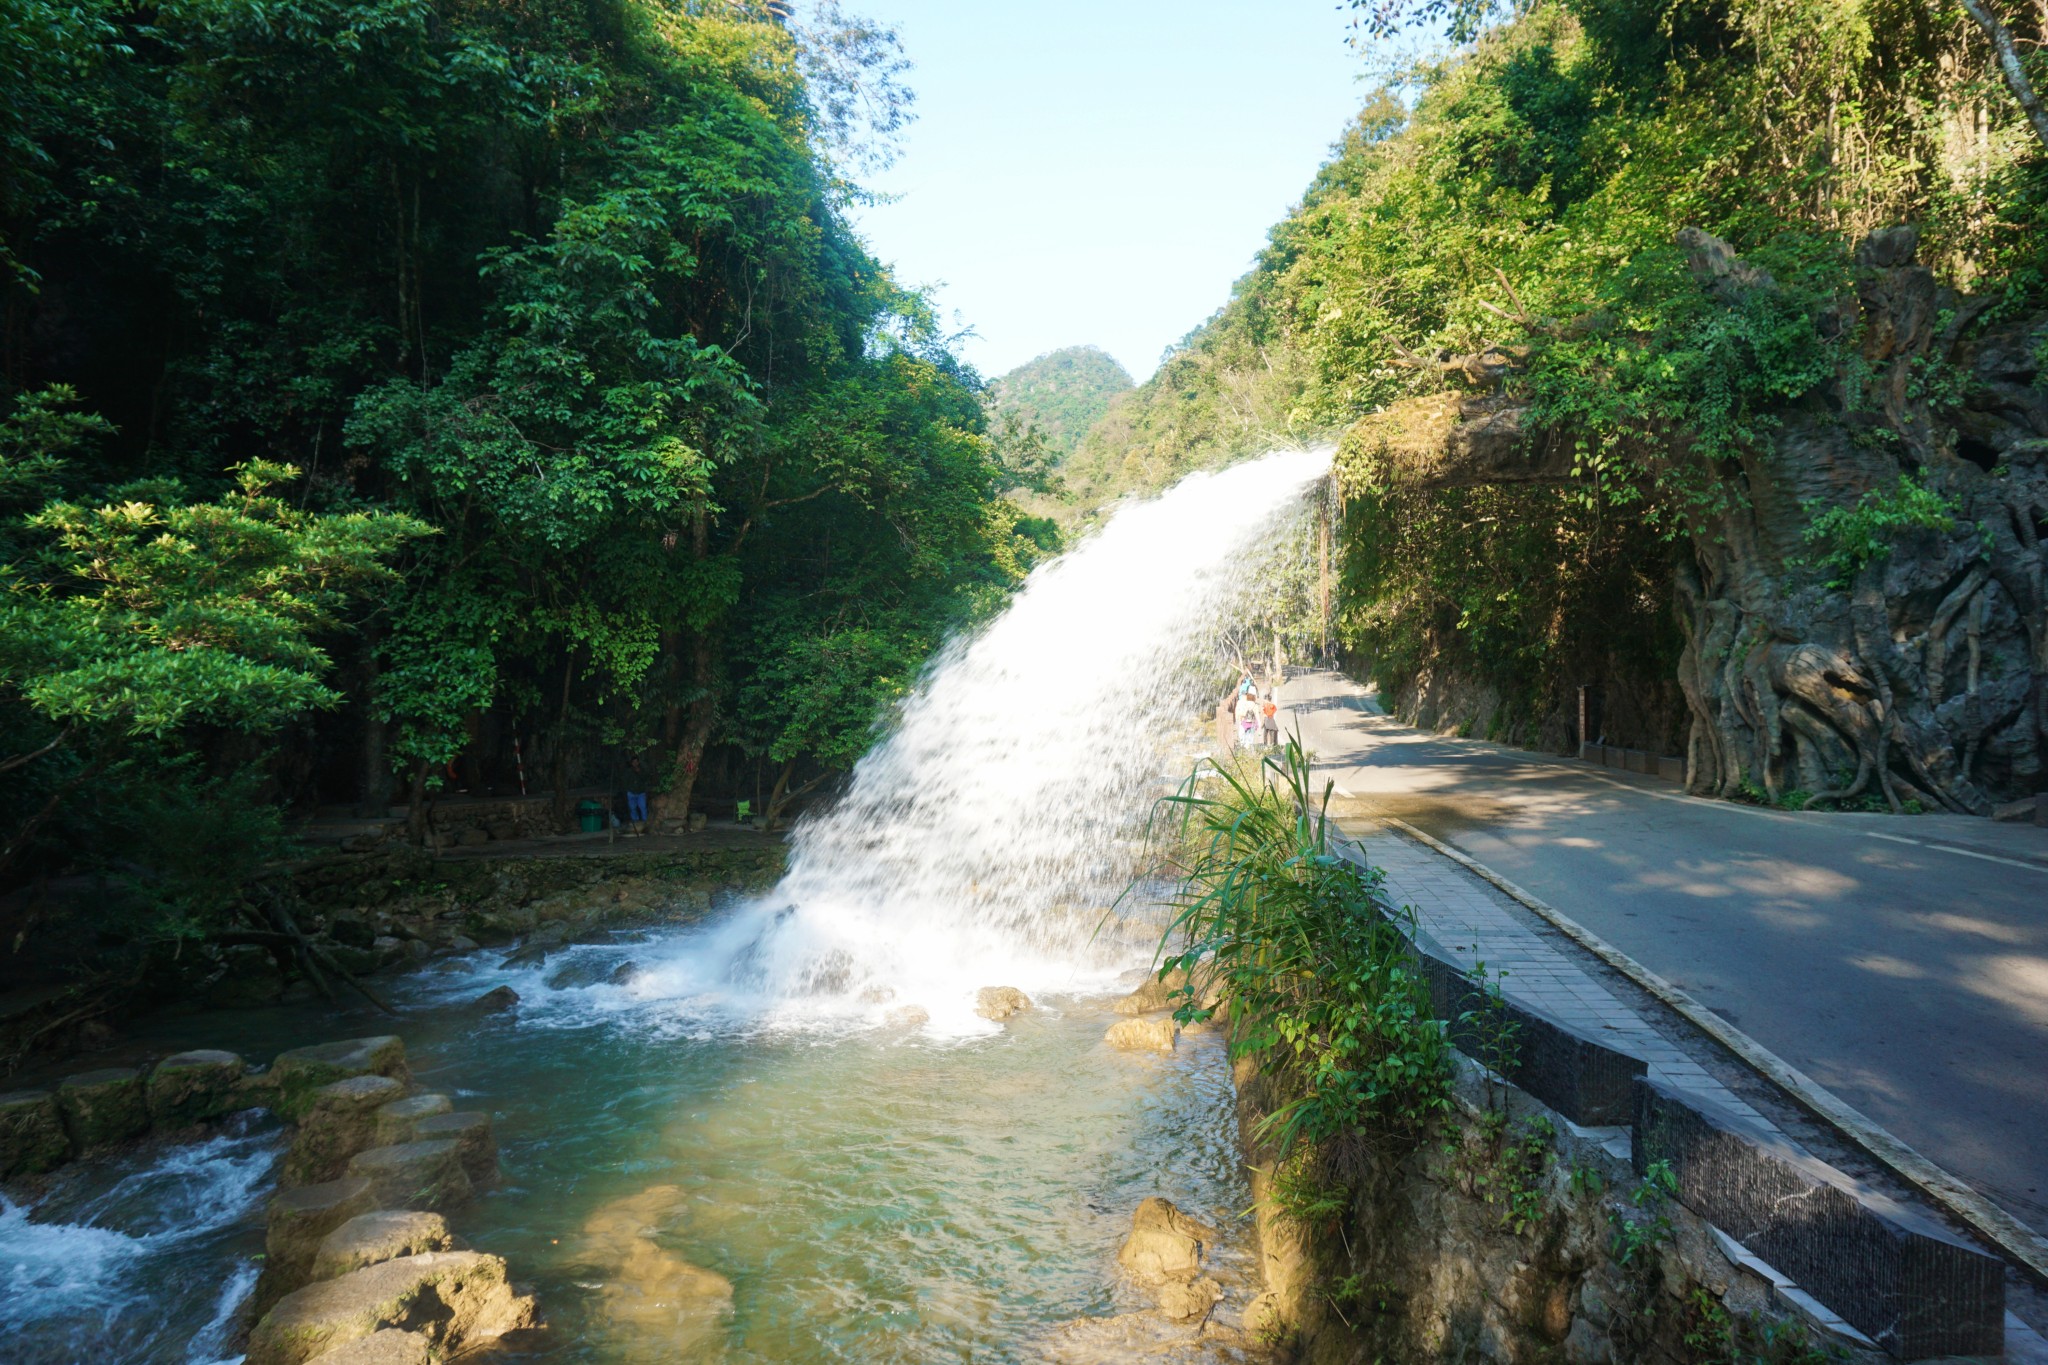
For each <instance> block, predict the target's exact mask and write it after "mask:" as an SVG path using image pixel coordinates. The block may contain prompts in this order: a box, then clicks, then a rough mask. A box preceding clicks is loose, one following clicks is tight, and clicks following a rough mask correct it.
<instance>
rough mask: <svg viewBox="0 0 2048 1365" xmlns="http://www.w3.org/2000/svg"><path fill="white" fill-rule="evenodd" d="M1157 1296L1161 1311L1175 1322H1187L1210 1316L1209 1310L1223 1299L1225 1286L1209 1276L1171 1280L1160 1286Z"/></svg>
mask: <svg viewBox="0 0 2048 1365" xmlns="http://www.w3.org/2000/svg"><path fill="white" fill-rule="evenodd" d="M1156 1297H1157V1299H1158V1300H1159V1311H1160V1312H1162V1313H1164V1314H1166V1316H1167V1317H1169V1318H1172V1319H1173V1320H1174V1321H1175V1322H1186V1321H1188V1320H1189V1319H1191V1318H1205V1317H1207V1316H1209V1310H1210V1309H1211V1308H1214V1307H1215V1306H1216V1305H1217V1304H1218V1303H1219V1302H1221V1301H1222V1298H1223V1286H1222V1285H1220V1284H1218V1283H1216V1281H1214V1280H1212V1279H1208V1278H1207V1277H1204V1278H1201V1279H1196V1280H1169V1281H1167V1282H1166V1283H1165V1284H1162V1285H1160V1286H1159V1290H1158V1293H1157V1295H1156Z"/></svg>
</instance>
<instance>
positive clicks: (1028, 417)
mask: <svg viewBox="0 0 2048 1365" xmlns="http://www.w3.org/2000/svg"><path fill="white" fill-rule="evenodd" d="M1133 387H1134V386H1133V385H1132V383H1131V377H1130V376H1129V375H1128V374H1126V373H1124V367H1123V366H1121V365H1119V364H1117V363H1116V361H1115V360H1113V359H1111V358H1110V356H1109V354H1108V352H1106V351H1102V350H1099V349H1097V348H1096V347H1093V346H1068V347H1065V348H1064V349H1061V350H1057V351H1053V352H1050V353H1048V354H1046V355H1042V356H1040V357H1038V359H1036V360H1033V361H1031V362H1029V363H1028V364H1024V365H1019V366H1018V367H1017V368H1016V369H1014V370H1012V371H1010V372H1009V373H1008V374H1006V375H1004V376H1002V377H1001V378H999V379H997V380H996V381H995V382H994V383H992V384H990V385H989V405H990V406H991V407H993V408H994V409H995V410H996V411H997V412H1014V413H1016V414H1017V415H1018V416H1019V417H1021V418H1022V419H1024V420H1025V421H1026V422H1029V423H1031V424H1033V425H1035V426H1036V427H1037V428H1038V429H1039V431H1040V432H1041V433H1043V434H1044V436H1045V439H1046V442H1047V443H1048V444H1049V445H1051V446H1052V447H1053V448H1054V449H1056V450H1058V451H1059V452H1060V453H1061V454H1062V455H1065V454H1071V453H1072V452H1073V450H1074V448H1075V447H1076V446H1078V445H1080V444H1081V438H1082V437H1083V436H1086V435H1087V434H1088V429H1089V428H1090V427H1092V426H1094V425H1095V423H1096V422H1097V421H1098V420H1099V419H1100V418H1101V417H1102V414H1103V413H1105V412H1107V411H1109V405H1110V403H1111V402H1112V401H1113V400H1114V399H1115V398H1116V396H1117V395H1118V394H1122V393H1129V392H1130V391H1131V389H1132V388H1133Z"/></svg>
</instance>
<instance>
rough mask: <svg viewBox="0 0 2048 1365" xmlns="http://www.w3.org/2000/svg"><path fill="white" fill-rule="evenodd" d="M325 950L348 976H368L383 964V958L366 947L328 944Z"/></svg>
mask: <svg viewBox="0 0 2048 1365" xmlns="http://www.w3.org/2000/svg"><path fill="white" fill-rule="evenodd" d="M325 952H326V953H327V956H328V957H330V958H332V959H333V960H334V965H335V966H337V967H339V968H341V969H342V970H343V971H345V972H347V973H348V974H349V975H350V976H368V975H369V974H370V973H371V972H374V971H376V970H377V969H378V968H379V967H381V966H383V965H384V959H383V958H381V957H379V956H378V955H377V954H376V953H375V952H373V951H372V950H371V949H368V948H352V947H350V946H349V945H348V944H345V943H336V944H331V945H329V946H328V947H327V948H326V949H325Z"/></svg>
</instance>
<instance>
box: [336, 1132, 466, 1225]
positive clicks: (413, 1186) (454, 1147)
mask: <svg viewBox="0 0 2048 1365" xmlns="http://www.w3.org/2000/svg"><path fill="white" fill-rule="evenodd" d="M348 1173H349V1174H350V1175H354V1176H361V1177H362V1178H363V1179H365V1180H367V1181H369V1182H370V1190H371V1194H372V1195H373V1197H374V1198H375V1200H376V1205H377V1207H379V1208H391V1209H445V1208H453V1207H454V1206H456V1205H458V1204H463V1203H466V1202H468V1200H469V1196H470V1188H469V1176H468V1175H467V1174H466V1173H465V1172H464V1171H463V1169H462V1149H461V1148H460V1146H459V1145H458V1144H456V1143H455V1142H454V1141H452V1140H450V1139H446V1138H443V1139H440V1140H438V1141H419V1142H400V1143H395V1144H393V1145H392V1146H389V1147H371V1148H369V1149H368V1150H366V1151H361V1152H358V1153H356V1154H355V1156H353V1157H351V1158H350V1159H349V1163H348Z"/></svg>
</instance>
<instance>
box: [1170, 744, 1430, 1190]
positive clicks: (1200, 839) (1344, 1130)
mask: <svg viewBox="0 0 2048 1365" xmlns="http://www.w3.org/2000/svg"><path fill="white" fill-rule="evenodd" d="M1329 796H1330V787H1329V785H1328V784H1325V785H1324V787H1323V788H1322V790H1321V792H1320V794H1318V793H1316V792H1315V790H1314V781H1313V778H1312V776H1311V774H1310V771H1309V763H1308V758H1307V756H1306V755H1305V754H1304V753H1303V752H1302V750H1301V746H1300V744H1299V743H1298V742H1296V741H1289V742H1288V744H1287V745H1286V746H1285V747H1284V748H1283V749H1280V750H1277V751H1275V752H1273V753H1271V754H1269V755H1267V756H1266V757H1264V758H1263V759H1261V760H1260V761H1259V762H1258V763H1257V764H1256V765H1252V766H1248V767H1246V768H1243V769H1240V770H1231V769H1221V770H1217V771H1215V772H1213V774H1204V773H1201V772H1198V773H1197V774H1196V775H1195V776H1193V777H1190V778H1189V780H1188V781H1187V783H1186V784H1184V785H1183V786H1182V788H1181V789H1180V791H1179V792H1177V793H1176V794H1175V795H1173V796H1171V797H1168V798H1166V799H1165V803H1164V805H1165V808H1166V812H1167V813H1171V814H1172V815H1173V816H1174V817H1176V822H1177V826H1178V834H1179V843H1180V849H1181V863H1180V881H1179V886H1178V889H1177V892H1176V894H1175V897H1174V902H1173V904H1174V914H1173V917H1172V920H1171V922H1170V924H1169V926H1168V928H1167V930H1166V934H1165V938H1164V940H1163V953H1164V956H1165V960H1164V962H1163V969H1164V971H1165V972H1166V973H1185V974H1186V976H1185V979H1187V980H1189V981H1190V982H1191V983H1192V982H1196V981H1199V982H1200V983H1202V984H1201V985H1200V986H1196V985H1193V984H1191V985H1189V986H1188V987H1187V988H1185V989H1184V991H1183V992H1182V997H1183V1003H1182V1005H1181V1007H1180V1011H1179V1017H1180V1018H1181V1020H1182V1021H1183V1022H1194V1021H1197V1020H1201V1019H1205V1018H1207V1017H1208V1016H1209V1014H1210V1011H1209V1010H1206V1009H1204V1008H1202V1006H1201V1001H1202V1000H1203V999H1204V998H1205V997H1206V996H1210V995H1211V993H1212V991H1214V990H1215V988H1220V994H1221V996H1222V998H1223V999H1224V1000H1225V1001H1227V1002H1228V1004H1227V1008H1228V1010H1229V1012H1230V1052H1231V1056H1232V1058H1233V1060H1235V1059H1239V1058H1247V1059H1249V1060H1250V1061H1251V1062H1252V1063H1253V1064H1254V1065H1255V1066H1256V1067H1257V1069H1258V1071H1259V1072H1260V1074H1261V1075H1262V1077H1263V1078H1264V1079H1265V1082H1266V1084H1267V1086H1268V1087H1269V1091H1270V1093H1271V1094H1272V1095H1273V1096H1274V1097H1275V1100H1276V1103H1274V1104H1273V1105H1272V1106H1270V1107H1269V1110H1268V1112H1267V1114H1266V1116H1265V1117H1264V1118H1263V1119H1262V1120H1261V1123H1260V1127H1259V1137H1260V1138H1261V1140H1262V1141H1264V1142H1265V1143H1268V1144H1270V1146H1271V1147H1272V1149H1273V1151H1274V1154H1275V1156H1276V1158H1277V1159H1280V1160H1283V1161H1284V1160H1287V1159H1289V1158H1291V1157H1294V1156H1295V1155H1296V1154H1297V1150H1298V1149H1302V1148H1304V1147H1305V1148H1306V1149H1307V1151H1309V1152H1316V1151H1321V1150H1326V1149H1328V1148H1329V1147H1331V1146H1332V1145H1333V1144H1334V1145H1335V1146H1338V1147H1342V1148H1345V1149H1348V1150H1354V1151H1355V1150H1357V1149H1358V1148H1359V1147H1361V1146H1362V1147H1363V1148H1364V1149H1365V1151H1366V1152H1367V1153H1369V1154H1370V1155H1371V1156H1373V1157H1376V1158H1378V1159H1380V1160H1387V1159H1390V1158H1392V1159H1398V1157H1399V1156H1400V1155H1402V1154H1404V1153H1405V1152H1406V1151H1408V1150H1410V1149H1412V1147H1413V1146H1414V1144H1416V1143H1417V1142H1419V1141H1421V1140H1422V1139H1423V1138H1425V1137H1426V1136H1427V1135H1428V1134H1429V1133H1431V1132H1432V1131H1434V1130H1435V1128H1436V1127H1437V1126H1439V1125H1440V1123H1441V1121H1442V1118H1443V1116H1444V1115H1445V1114H1446V1113H1447V1112H1448V1110H1449V1108H1450V1104H1451V1098H1450V1096H1451V1089H1450V1085H1451V1056H1450V1045H1449V1043H1448V1042H1447V1041H1446V1039H1445V1037H1444V1031H1443V1027H1442V1025H1441V1024H1440V1023H1439V1022H1438V1021H1437V1020H1436V1019H1435V1018H1434V1017H1432V1014H1431V1011H1430V1000H1429V992H1428V989H1427V987H1426V986H1425V985H1424V983H1423V981H1422V978H1421V976H1420V974H1419V972H1418V970H1417V968H1416V964H1415V961H1414V957H1413V955H1412V953H1411V951H1410V949H1409V946H1408V942H1407V940H1406V939H1405V938H1404V937H1403V935H1402V933H1401V929H1400V921H1399V915H1398V912H1396V911H1395V910H1394V909H1393V907H1392V906H1391V905H1389V903H1388V901H1387V899H1386V895H1385V891H1384V889H1383V883H1384V877H1383V874H1382V873H1381V872H1380V871H1379V870H1378V869H1376V868H1370V867H1366V866H1363V865H1361V864H1360V863H1358V862H1355V861H1353V860H1350V859H1346V858H1343V857H1340V856H1338V855H1337V854H1336V853H1335V852H1334V851H1333V850H1332V849H1331V847H1330V836H1331V829H1330V825H1329V821H1328V819H1327V815H1326V810H1327V806H1328V802H1329Z"/></svg>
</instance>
